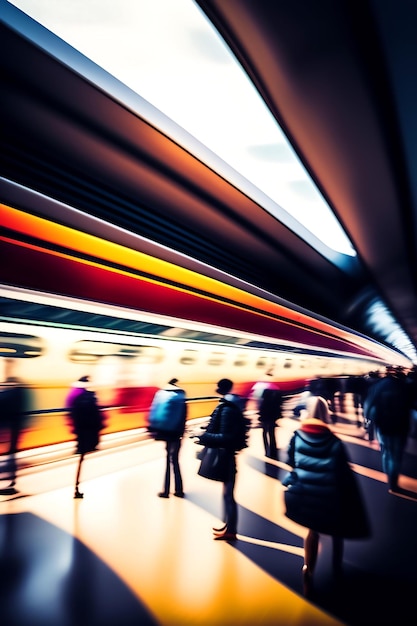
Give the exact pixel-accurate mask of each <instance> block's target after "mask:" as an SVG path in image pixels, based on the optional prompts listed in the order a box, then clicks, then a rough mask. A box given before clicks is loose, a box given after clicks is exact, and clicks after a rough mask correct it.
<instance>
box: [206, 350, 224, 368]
mask: <svg viewBox="0 0 417 626" xmlns="http://www.w3.org/2000/svg"><path fill="white" fill-rule="evenodd" d="M225 357H226V355H225V353H224V352H212V353H211V354H210V355H209V358H208V360H207V364H208V365H222V364H223V363H224V360H225Z"/></svg>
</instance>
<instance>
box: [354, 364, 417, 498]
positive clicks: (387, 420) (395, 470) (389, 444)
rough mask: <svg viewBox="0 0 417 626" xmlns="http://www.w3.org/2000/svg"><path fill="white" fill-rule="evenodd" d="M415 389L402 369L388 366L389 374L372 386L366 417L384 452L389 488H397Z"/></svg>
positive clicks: (383, 463) (387, 372) (384, 466)
mask: <svg viewBox="0 0 417 626" xmlns="http://www.w3.org/2000/svg"><path fill="white" fill-rule="evenodd" d="M413 396H414V392H413V389H412V386H410V385H409V384H408V383H407V380H406V377H405V375H404V373H403V372H402V371H401V370H397V369H396V368H394V367H389V368H387V371H386V375H385V376H384V377H383V378H381V379H380V380H378V381H377V382H376V383H374V384H373V385H372V387H371V388H370V389H369V391H368V393H367V396H366V401H365V419H366V420H367V421H368V422H369V423H370V424H372V426H373V428H374V430H375V434H376V437H377V440H378V442H379V446H380V449H381V454H382V470H383V472H385V474H386V475H387V478H388V489H389V491H390V492H392V493H395V492H396V491H398V489H399V488H398V477H399V475H400V471H401V463H402V459H403V456H404V450H405V446H406V443H407V438H408V434H409V430H410V417H411V408H412V405H413Z"/></svg>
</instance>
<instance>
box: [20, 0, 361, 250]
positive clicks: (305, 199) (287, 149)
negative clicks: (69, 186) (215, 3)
mask: <svg viewBox="0 0 417 626" xmlns="http://www.w3.org/2000/svg"><path fill="white" fill-rule="evenodd" d="M11 4H14V5H15V6H16V7H18V8H19V9H21V10H22V11H24V12H25V13H27V14H28V15H29V16H30V17H32V18H33V19H35V20H36V21H38V22H39V23H40V24H42V25H43V26H45V27H46V28H48V29H49V30H51V31H52V32H53V33H55V34H56V35H58V36H59V37H60V38H62V39H63V40H64V41H66V42H67V43H69V44H70V45H71V46H73V47H74V48H76V49H77V50H79V51H80V52H81V53H82V54H84V55H85V56H86V57H88V58H89V59H91V60H92V61H94V62H95V63H97V64H98V65H99V66H101V67H102V68H103V69H105V70H106V71H107V72H109V73H111V74H112V75H113V76H115V77H116V78H117V79H118V80H120V81H122V82H123V83H124V84H125V85H127V86H128V87H129V88H131V89H132V90H133V91H135V92H136V93H138V94H139V95H140V96H142V97H143V98H145V99H146V100H148V101H149V102H150V103H151V104H153V105H154V106H155V107H157V108H158V109H160V110H161V111H162V112H163V113H165V114H166V115H167V116H168V117H170V118H171V119H172V120H173V121H175V122H176V123H177V124H179V125H180V126H181V127H183V128H184V129H185V130H186V131H187V132H189V133H190V134H191V135H193V136H194V137H196V138H197V139H198V140H199V141H200V142H201V143H203V144H204V145H205V146H206V147H207V148H209V149H210V150H212V151H213V152H214V153H216V154H217V155H218V156H219V157H220V158H221V159H223V160H224V161H225V162H226V163H227V164H229V165H230V166H231V167H232V168H234V169H235V170H236V171H237V172H239V173H240V174H241V175H242V176H244V177H245V178H247V179H248V180H249V181H250V182H251V183H252V184H253V185H255V186H256V187H257V188H259V189H260V190H261V191H262V192H263V193H264V194H266V196H268V197H269V198H271V199H272V200H273V202H272V203H269V202H266V203H265V204H264V208H265V210H267V211H269V212H270V213H272V214H273V215H275V217H276V218H277V219H280V220H283V219H285V216H284V215H283V212H282V209H284V211H286V212H287V213H289V214H290V215H291V216H292V217H293V218H295V220H297V221H298V222H300V224H302V225H303V226H304V227H305V228H306V229H307V230H309V231H310V232H312V233H313V234H314V235H315V236H316V237H317V239H319V240H320V241H321V242H323V243H324V244H325V245H327V246H328V247H329V248H331V249H332V250H335V251H337V252H340V253H342V254H346V255H349V256H355V255H356V253H355V251H354V250H353V248H352V245H351V243H350V241H349V240H348V238H347V236H346V234H345V233H344V231H343V230H342V228H341V226H340V224H339V222H338V221H337V219H336V217H335V216H334V214H333V212H332V211H331V210H330V208H329V206H328V205H327V203H326V202H325V200H324V198H323V197H322V196H321V194H320V192H319V191H318V190H317V188H316V186H315V185H314V183H313V182H312V181H311V179H310V177H309V176H308V174H307V172H306V170H305V168H304V166H303V165H302V164H301V162H300V160H299V159H298V157H297V155H296V154H295V152H294V150H293V148H292V147H291V146H290V144H289V142H288V141H287V139H286V137H285V136H284V134H283V133H282V131H281V130H280V128H279V126H278V125H277V122H276V121H275V120H274V118H273V117H272V115H271V114H270V112H269V110H268V109H267V107H266V105H265V104H264V102H263V100H262V99H261V97H260V96H259V94H258V92H257V91H256V90H255V88H254V87H253V85H252V83H251V82H250V80H249V79H248V77H247V75H246V73H245V72H244V71H243V69H242V68H241V66H240V65H239V63H238V62H237V61H236V59H235V57H234V56H233V55H232V54H231V52H230V50H229V48H228V47H227V46H226V45H225V43H224V41H223V39H222V38H221V37H220V36H219V34H218V33H217V31H216V30H215V29H214V27H213V26H212V24H211V23H210V22H209V21H208V20H207V18H206V17H205V15H204V14H203V12H202V11H201V10H200V8H199V7H197V5H196V4H195V3H194V2H193V1H192V0H119V2H113V1H109V0H107V1H106V0H71V2H56V0H12V2H11ZM274 203H276V204H277V205H279V206H275V207H274ZM287 225H288V224H287ZM293 226H294V229H296V226H297V225H294V224H293ZM303 231H304V228H301V229H300V230H297V232H298V234H299V235H300V236H303Z"/></svg>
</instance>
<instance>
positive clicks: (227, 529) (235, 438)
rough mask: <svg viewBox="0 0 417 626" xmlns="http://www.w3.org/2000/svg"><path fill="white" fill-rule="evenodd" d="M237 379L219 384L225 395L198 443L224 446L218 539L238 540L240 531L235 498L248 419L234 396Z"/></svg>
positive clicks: (217, 389) (245, 441)
mask: <svg viewBox="0 0 417 626" xmlns="http://www.w3.org/2000/svg"><path fill="white" fill-rule="evenodd" d="M232 388H233V382H232V381H231V380H229V379H228V378H222V379H221V380H219V382H218V383H217V388H216V393H217V394H219V395H220V396H221V398H220V400H219V403H218V405H217V406H216V408H215V409H214V411H213V413H212V414H211V417H210V422H209V424H208V426H207V428H206V430H205V432H204V433H203V434H201V435H199V437H198V439H197V441H196V443H198V444H202V445H204V446H207V447H208V448H223V449H224V451H225V453H224V457H225V458H224V462H225V472H224V479H223V481H222V482H223V521H224V525H223V526H222V527H221V528H213V531H214V537H213V539H215V540H227V541H235V540H236V533H237V522H238V515H237V504H236V501H235V497H234V489H235V483H236V472H237V468H236V453H237V452H238V451H239V450H242V449H243V448H244V447H246V446H247V432H248V421H247V420H246V418H245V416H244V415H243V412H242V411H241V409H240V407H239V404H237V403H236V401H235V400H234V401H231V400H230V399H227V398H230V397H231V396H230V395H229V394H231V391H232Z"/></svg>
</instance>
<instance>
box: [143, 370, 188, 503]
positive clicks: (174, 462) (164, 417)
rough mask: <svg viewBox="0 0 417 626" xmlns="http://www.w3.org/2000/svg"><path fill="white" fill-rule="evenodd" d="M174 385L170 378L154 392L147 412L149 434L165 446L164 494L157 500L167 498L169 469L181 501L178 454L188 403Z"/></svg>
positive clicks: (160, 494) (181, 484) (169, 479)
mask: <svg viewBox="0 0 417 626" xmlns="http://www.w3.org/2000/svg"><path fill="white" fill-rule="evenodd" d="M177 382H178V379H177V378H172V379H171V380H170V381H169V382H168V384H167V386H166V387H164V388H163V389H159V390H158V391H157V392H156V394H155V396H154V399H153V401H152V404H151V408H150V412H149V426H148V430H149V432H150V433H151V435H152V436H153V437H154V439H156V440H158V441H165V442H166V468H165V481H164V487H163V490H162V491H161V492H160V493H158V496H159V497H160V498H169V491H170V484H171V467H172V470H173V473H174V484H175V491H174V496H176V497H177V498H183V497H184V491H183V482H182V476H181V470H180V465H179V452H180V448H181V441H182V437H183V435H184V430H185V423H186V419H187V403H186V395H185V391H184V390H183V389H181V388H180V387H178V386H177Z"/></svg>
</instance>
